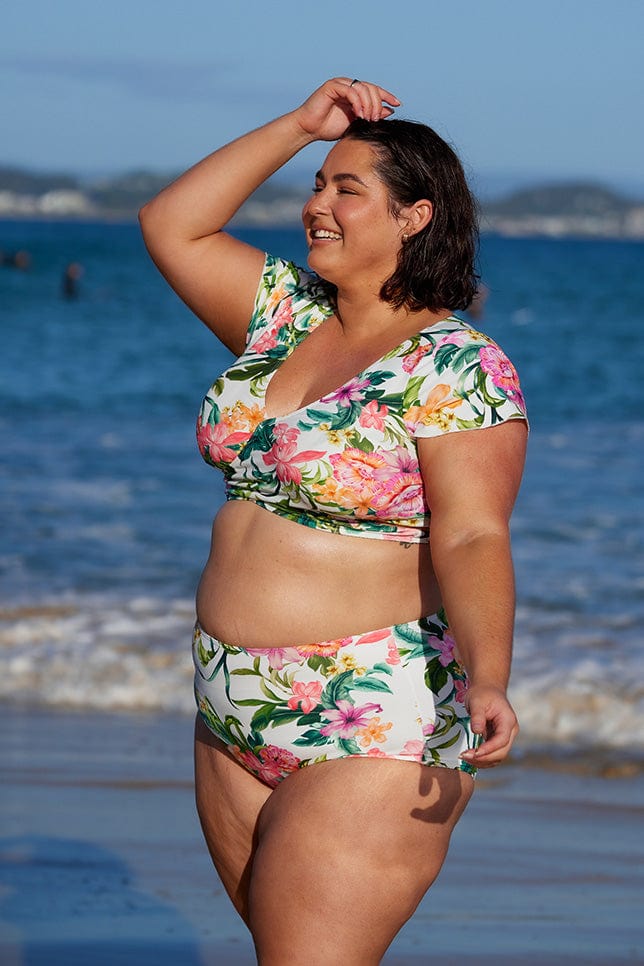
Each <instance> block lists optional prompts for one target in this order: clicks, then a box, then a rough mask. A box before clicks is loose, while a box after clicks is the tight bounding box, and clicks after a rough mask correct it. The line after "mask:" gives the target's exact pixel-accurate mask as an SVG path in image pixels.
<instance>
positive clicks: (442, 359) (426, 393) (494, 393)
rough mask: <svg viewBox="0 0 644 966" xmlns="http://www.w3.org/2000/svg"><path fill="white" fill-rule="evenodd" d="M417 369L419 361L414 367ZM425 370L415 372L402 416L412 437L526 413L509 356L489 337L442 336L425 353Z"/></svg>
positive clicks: (473, 426)
mask: <svg viewBox="0 0 644 966" xmlns="http://www.w3.org/2000/svg"><path fill="white" fill-rule="evenodd" d="M418 368H419V370H420V369H421V366H419V367H418ZM423 368H424V369H426V372H425V374H422V373H421V372H418V374H417V377H416V379H415V380H414V382H415V386H414V391H413V392H412V396H413V397H415V399H413V400H411V399H410V400H409V401H411V402H412V405H411V406H409V407H408V408H407V409H406V411H405V413H404V419H405V423H406V424H407V427H408V429H409V430H410V432H411V434H412V435H413V436H416V437H431V436H442V435H444V434H445V433H451V432H455V431H458V430H466V429H485V428H487V427H489V426H496V425H498V424H500V423H503V422H506V421H507V420H509V419H523V420H525V422H526V423H527V413H526V406H525V400H524V398H523V393H522V392H521V386H520V384H519V377H518V374H517V371H516V369H515V368H514V366H513V364H512V362H511V361H510V359H508V357H507V356H506V355H505V353H504V352H503V350H502V349H500V348H499V346H498V345H496V343H495V342H493V341H492V340H491V339H488V338H487V337H486V336H483V335H481V334H480V333H473V334H472V335H471V337H470V338H469V339H468V340H467V341H465V340H463V339H462V337H461V338H456V339H453V341H452V340H450V339H449V338H448V339H447V340H443V344H441V345H439V346H437V347H435V350H434V352H431V353H428V355H427V365H426V366H425V367H423Z"/></svg>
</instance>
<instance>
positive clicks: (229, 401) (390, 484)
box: [197, 255, 525, 542]
mask: <svg viewBox="0 0 644 966" xmlns="http://www.w3.org/2000/svg"><path fill="white" fill-rule="evenodd" d="M332 314H333V305H332V303H331V301H330V299H329V296H328V294H327V290H326V288H325V286H324V284H323V283H322V282H321V281H320V279H318V278H317V277H316V276H315V275H312V274H311V273H308V272H305V271H303V270H302V269H300V268H297V267H296V266H295V265H293V264H292V263H290V262H285V261H283V260H281V259H279V258H274V257H273V256H271V255H267V257H266V262H265V268H264V274H263V276H262V279H261V283H260V286H259V289H258V292H257V296H256V300H255V308H254V312H253V316H252V319H251V323H250V327H249V330H248V337H247V347H246V351H245V352H244V354H243V355H242V356H241V357H240V358H239V359H237V361H236V362H235V363H233V365H232V366H231V367H230V368H229V369H227V370H226V372H224V373H223V375H221V376H220V377H219V379H217V381H216V382H215V383H214V385H213V386H211V388H210V390H209V391H208V393H207V395H206V397H205V399H204V401H203V404H202V407H201V412H200V414H199V418H198V421H197V440H198V445H199V448H200V450H201V453H202V455H203V457H204V459H205V460H206V461H207V462H208V463H210V464H212V465H213V466H216V467H218V468H219V469H220V470H222V471H223V473H224V476H225V480H226V490H227V496H228V498H229V499H237V500H252V501H254V502H255V503H257V504H258V505H260V506H262V507H264V508H266V509H268V510H272V511H274V512H276V513H279V514H281V515H282V516H285V517H287V518H288V519H291V520H296V521H298V522H299V523H302V524H306V525H307V526H311V527H316V528H319V529H324V530H331V531H334V532H338V533H343V534H356V535H358V536H365V537H380V538H388V539H393V540H399V541H409V542H427V540H428V527H429V508H428V505H427V499H426V496H425V493H424V489H423V482H422V478H421V474H420V468H419V465H418V454H417V448H416V438H417V437H422V436H438V435H442V434H443V433H451V432H454V431H456V430H467V429H476V428H480V427H487V426H494V425H496V424H497V423H500V422H502V421H504V420H506V419H524V418H525V405H524V402H523V397H522V395H521V389H520V387H519V381H518V378H517V374H516V371H515V369H514V367H513V365H512V363H511V362H510V360H509V359H508V358H507V357H506V356H505V355H504V354H503V352H502V351H501V349H499V347H498V346H497V345H495V343H494V342H492V341H491V340H490V339H488V338H487V336H485V335H482V334H481V333H480V332H476V331H475V330H474V329H471V328H470V327H469V326H468V324H467V323H466V322H464V321H462V320H461V319H458V318H456V317H454V316H452V317H450V318H448V319H444V320H443V321H441V322H438V323H436V324H435V325H432V326H429V327H428V328H426V329H423V330H422V331H421V332H419V333H418V334H417V335H415V336H413V337H412V338H410V339H407V340H406V341H405V342H403V343H401V345H399V346H397V347H396V348H395V349H394V350H393V351H392V352H389V353H387V355H385V356H383V357H382V358H381V359H378V360H377V361H376V362H374V363H373V364H372V365H370V366H367V368H365V369H364V370H363V371H362V372H360V373H358V374H357V375H356V376H355V377H354V378H352V379H350V380H348V382H346V383H345V384H344V385H343V386H340V387H338V388H337V389H336V390H334V391H333V392H330V393H328V394H327V395H326V396H323V397H322V398H321V399H318V400H317V401H316V402H313V403H310V404H309V405H307V406H303V407H302V408H300V409H297V410H295V411H294V412H292V413H289V414H288V415H285V416H280V417H267V416H266V411H265V400H266V392H267V389H268V386H269V384H270V380H271V378H272V376H273V374H274V373H275V372H276V370H277V369H278V368H279V367H280V365H281V364H282V362H283V361H284V360H285V359H286V358H287V357H288V356H289V355H290V354H291V352H293V350H294V349H295V348H296V347H297V346H298V345H299V344H300V342H301V341H302V340H303V339H304V338H305V337H306V335H307V334H308V333H310V332H312V331H313V330H314V329H315V328H316V327H317V326H318V325H320V324H321V323H322V322H323V321H324V320H325V319H326V318H328V317H329V316H330V315H332Z"/></svg>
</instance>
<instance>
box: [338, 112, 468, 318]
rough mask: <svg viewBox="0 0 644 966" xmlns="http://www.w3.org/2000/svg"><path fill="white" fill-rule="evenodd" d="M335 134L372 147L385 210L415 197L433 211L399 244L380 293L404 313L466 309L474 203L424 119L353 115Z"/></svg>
mask: <svg viewBox="0 0 644 966" xmlns="http://www.w3.org/2000/svg"><path fill="white" fill-rule="evenodd" d="M343 137H344V138H352V139H354V140H356V141H366V142H367V143H368V144H370V145H371V146H372V148H373V149H374V152H375V155H376V161H375V165H374V169H375V172H376V174H377V175H378V177H379V178H380V180H381V181H382V182H383V183H384V185H385V187H386V188H387V189H388V191H389V199H390V210H391V212H392V214H393V215H395V216H397V215H398V213H399V212H400V209H401V208H403V207H405V206H406V205H411V204H413V203H414V202H415V201H419V200H421V199H422V198H427V199H428V200H429V201H431V203H432V205H433V209H434V210H433V215H432V219H431V221H430V222H429V224H428V225H427V226H426V227H425V228H424V229H423V230H422V231H420V232H418V233H417V234H415V235H412V237H411V238H410V239H409V240H408V241H406V242H405V243H404V244H403V246H402V248H401V249H400V253H399V255H398V265H397V267H396V270H395V272H394V273H393V275H392V276H391V277H390V278H388V279H387V280H386V281H385V282H384V284H383V286H382V288H381V290H380V297H381V298H382V299H383V301H385V302H389V303H391V304H392V305H394V306H395V307H396V308H401V307H402V306H406V307H407V308H408V309H410V310H411V311H418V310H420V309H423V308H428V309H430V310H431V311H433V312H436V311H438V310H439V309H466V308H467V307H468V305H469V304H470V302H471V301H472V299H473V298H474V296H475V295H476V291H477V287H478V281H479V276H478V274H477V273H476V270H475V260H476V256H477V253H478V240H479V233H478V219H477V207H476V202H475V200H474V198H473V196H472V194H471V192H470V189H469V188H468V185H467V181H466V180H465V173H464V171H463V166H462V165H461V162H460V161H459V159H458V157H457V156H456V154H455V153H454V151H453V150H452V148H451V147H450V146H449V145H448V144H446V143H445V141H443V139H442V138H441V137H439V135H438V134H437V133H436V131H434V130H432V128H430V127H428V126H427V125H426V124H420V123H419V122H417V121H402V120H398V119H395V120H390V121H387V120H384V121H365V120H362V119H361V118H358V119H356V120H355V121H353V122H352V123H351V124H350V125H349V127H348V128H347V130H346V131H345V133H344V135H343Z"/></svg>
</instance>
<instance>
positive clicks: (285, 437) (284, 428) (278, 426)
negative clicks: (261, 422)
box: [273, 423, 300, 444]
mask: <svg viewBox="0 0 644 966" xmlns="http://www.w3.org/2000/svg"><path fill="white" fill-rule="evenodd" d="M299 435H300V431H299V429H296V428H295V426H289V424H288V423H275V425H274V426H273V436H274V437H275V439H276V440H277V442H278V443H282V444H286V443H296V442H297V438H298V436H299Z"/></svg>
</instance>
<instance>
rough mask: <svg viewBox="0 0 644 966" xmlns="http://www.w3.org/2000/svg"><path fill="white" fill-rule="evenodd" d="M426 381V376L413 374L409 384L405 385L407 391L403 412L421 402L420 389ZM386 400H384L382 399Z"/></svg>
mask: <svg viewBox="0 0 644 966" xmlns="http://www.w3.org/2000/svg"><path fill="white" fill-rule="evenodd" d="M424 382H425V376H412V377H411V379H410V380H409V382H408V383H407V386H406V387H405V392H404V394H403V397H402V402H401V409H402V411H403V412H407V410H408V409H411V407H412V406H415V405H417V404H418V402H419V398H420V391H421V388H422V385H423V383H424ZM381 401H384V400H381Z"/></svg>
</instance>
